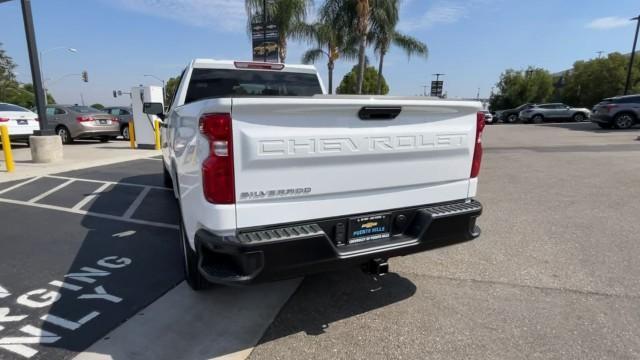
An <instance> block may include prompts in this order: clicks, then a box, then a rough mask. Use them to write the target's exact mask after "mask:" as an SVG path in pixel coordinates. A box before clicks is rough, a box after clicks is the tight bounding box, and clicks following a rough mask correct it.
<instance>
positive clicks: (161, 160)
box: [141, 158, 162, 161]
mask: <svg viewBox="0 0 640 360" xmlns="http://www.w3.org/2000/svg"><path fill="white" fill-rule="evenodd" d="M141 160H155V161H162V159H161V158H160V159H157V158H142V159H141Z"/></svg>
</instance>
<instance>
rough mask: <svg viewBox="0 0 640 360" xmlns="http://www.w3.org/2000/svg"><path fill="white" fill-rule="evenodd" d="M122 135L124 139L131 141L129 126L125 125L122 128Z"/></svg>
mask: <svg viewBox="0 0 640 360" xmlns="http://www.w3.org/2000/svg"><path fill="white" fill-rule="evenodd" d="M120 134H122V138H123V139H125V140H127V141H129V140H130V138H129V125H128V124H127V125H125V126H123V127H122V129H120Z"/></svg>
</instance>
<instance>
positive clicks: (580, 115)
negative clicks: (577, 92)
mask: <svg viewBox="0 0 640 360" xmlns="http://www.w3.org/2000/svg"><path fill="white" fill-rule="evenodd" d="M572 119H573V121H574V122H583V121H585V120H586V119H587V117H586V116H584V114H583V113H577V114H574V115H573V118H572Z"/></svg>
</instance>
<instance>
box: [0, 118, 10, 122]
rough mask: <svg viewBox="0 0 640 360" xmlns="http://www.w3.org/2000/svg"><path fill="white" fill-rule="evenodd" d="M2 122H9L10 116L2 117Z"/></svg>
mask: <svg viewBox="0 0 640 360" xmlns="http://www.w3.org/2000/svg"><path fill="white" fill-rule="evenodd" d="M0 122H9V118H0Z"/></svg>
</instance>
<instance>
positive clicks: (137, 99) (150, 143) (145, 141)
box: [131, 86, 164, 149]
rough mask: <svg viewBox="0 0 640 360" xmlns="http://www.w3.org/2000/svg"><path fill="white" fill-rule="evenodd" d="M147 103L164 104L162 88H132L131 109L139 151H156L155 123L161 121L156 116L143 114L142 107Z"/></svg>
mask: <svg viewBox="0 0 640 360" xmlns="http://www.w3.org/2000/svg"><path fill="white" fill-rule="evenodd" d="M145 102H147V103H162V105H163V107H164V95H163V92H162V87H160V86H136V87H133V88H131V109H132V111H133V126H134V131H135V140H136V143H137V145H138V146H137V147H138V148H139V149H155V146H156V133H155V126H154V125H155V123H156V121H161V120H160V118H158V117H157V116H155V115H148V114H145V113H144V112H142V105H143V104H144V103H145Z"/></svg>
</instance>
